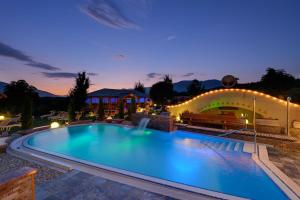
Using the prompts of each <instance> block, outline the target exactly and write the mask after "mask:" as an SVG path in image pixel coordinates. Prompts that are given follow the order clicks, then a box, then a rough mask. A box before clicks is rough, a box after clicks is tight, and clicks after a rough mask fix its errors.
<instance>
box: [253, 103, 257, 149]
mask: <svg viewBox="0 0 300 200" xmlns="http://www.w3.org/2000/svg"><path fill="white" fill-rule="evenodd" d="M255 113H256V98H255V97H254V98H253V133H254V153H256V150H257V144H256V116H255Z"/></svg>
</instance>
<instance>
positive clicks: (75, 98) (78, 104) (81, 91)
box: [68, 72, 90, 121]
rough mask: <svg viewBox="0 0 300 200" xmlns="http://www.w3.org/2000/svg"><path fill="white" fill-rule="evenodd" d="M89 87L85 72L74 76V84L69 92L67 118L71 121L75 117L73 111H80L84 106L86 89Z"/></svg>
mask: <svg viewBox="0 0 300 200" xmlns="http://www.w3.org/2000/svg"><path fill="white" fill-rule="evenodd" d="M89 87H90V80H89V78H88V76H87V75H86V72H80V73H78V75H77V77H76V85H75V87H74V88H73V89H72V90H71V91H70V93H69V98H70V103H69V107H68V114H69V120H71V121H73V120H74V118H75V111H81V110H82V109H83V108H84V107H85V106H86V103H85V101H86V99H87V90H88V88H89ZM73 116H74V117H73Z"/></svg>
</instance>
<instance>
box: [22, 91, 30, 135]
mask: <svg viewBox="0 0 300 200" xmlns="http://www.w3.org/2000/svg"><path fill="white" fill-rule="evenodd" d="M32 122H33V120H32V100H31V99H30V98H29V97H26V98H25V99H24V106H23V111H22V115H21V124H22V129H23V130H26V129H29V128H31V127H32Z"/></svg>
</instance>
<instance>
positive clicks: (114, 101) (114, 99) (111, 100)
mask: <svg viewBox="0 0 300 200" xmlns="http://www.w3.org/2000/svg"><path fill="white" fill-rule="evenodd" d="M110 102H111V103H117V102H118V98H111V99H110Z"/></svg>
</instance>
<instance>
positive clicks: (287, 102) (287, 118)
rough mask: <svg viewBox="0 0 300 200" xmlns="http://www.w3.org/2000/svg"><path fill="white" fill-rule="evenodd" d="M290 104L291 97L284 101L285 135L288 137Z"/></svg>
mask: <svg viewBox="0 0 300 200" xmlns="http://www.w3.org/2000/svg"><path fill="white" fill-rule="evenodd" d="M290 102H291V97H288V98H287V100H286V134H287V136H289V135H290Z"/></svg>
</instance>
